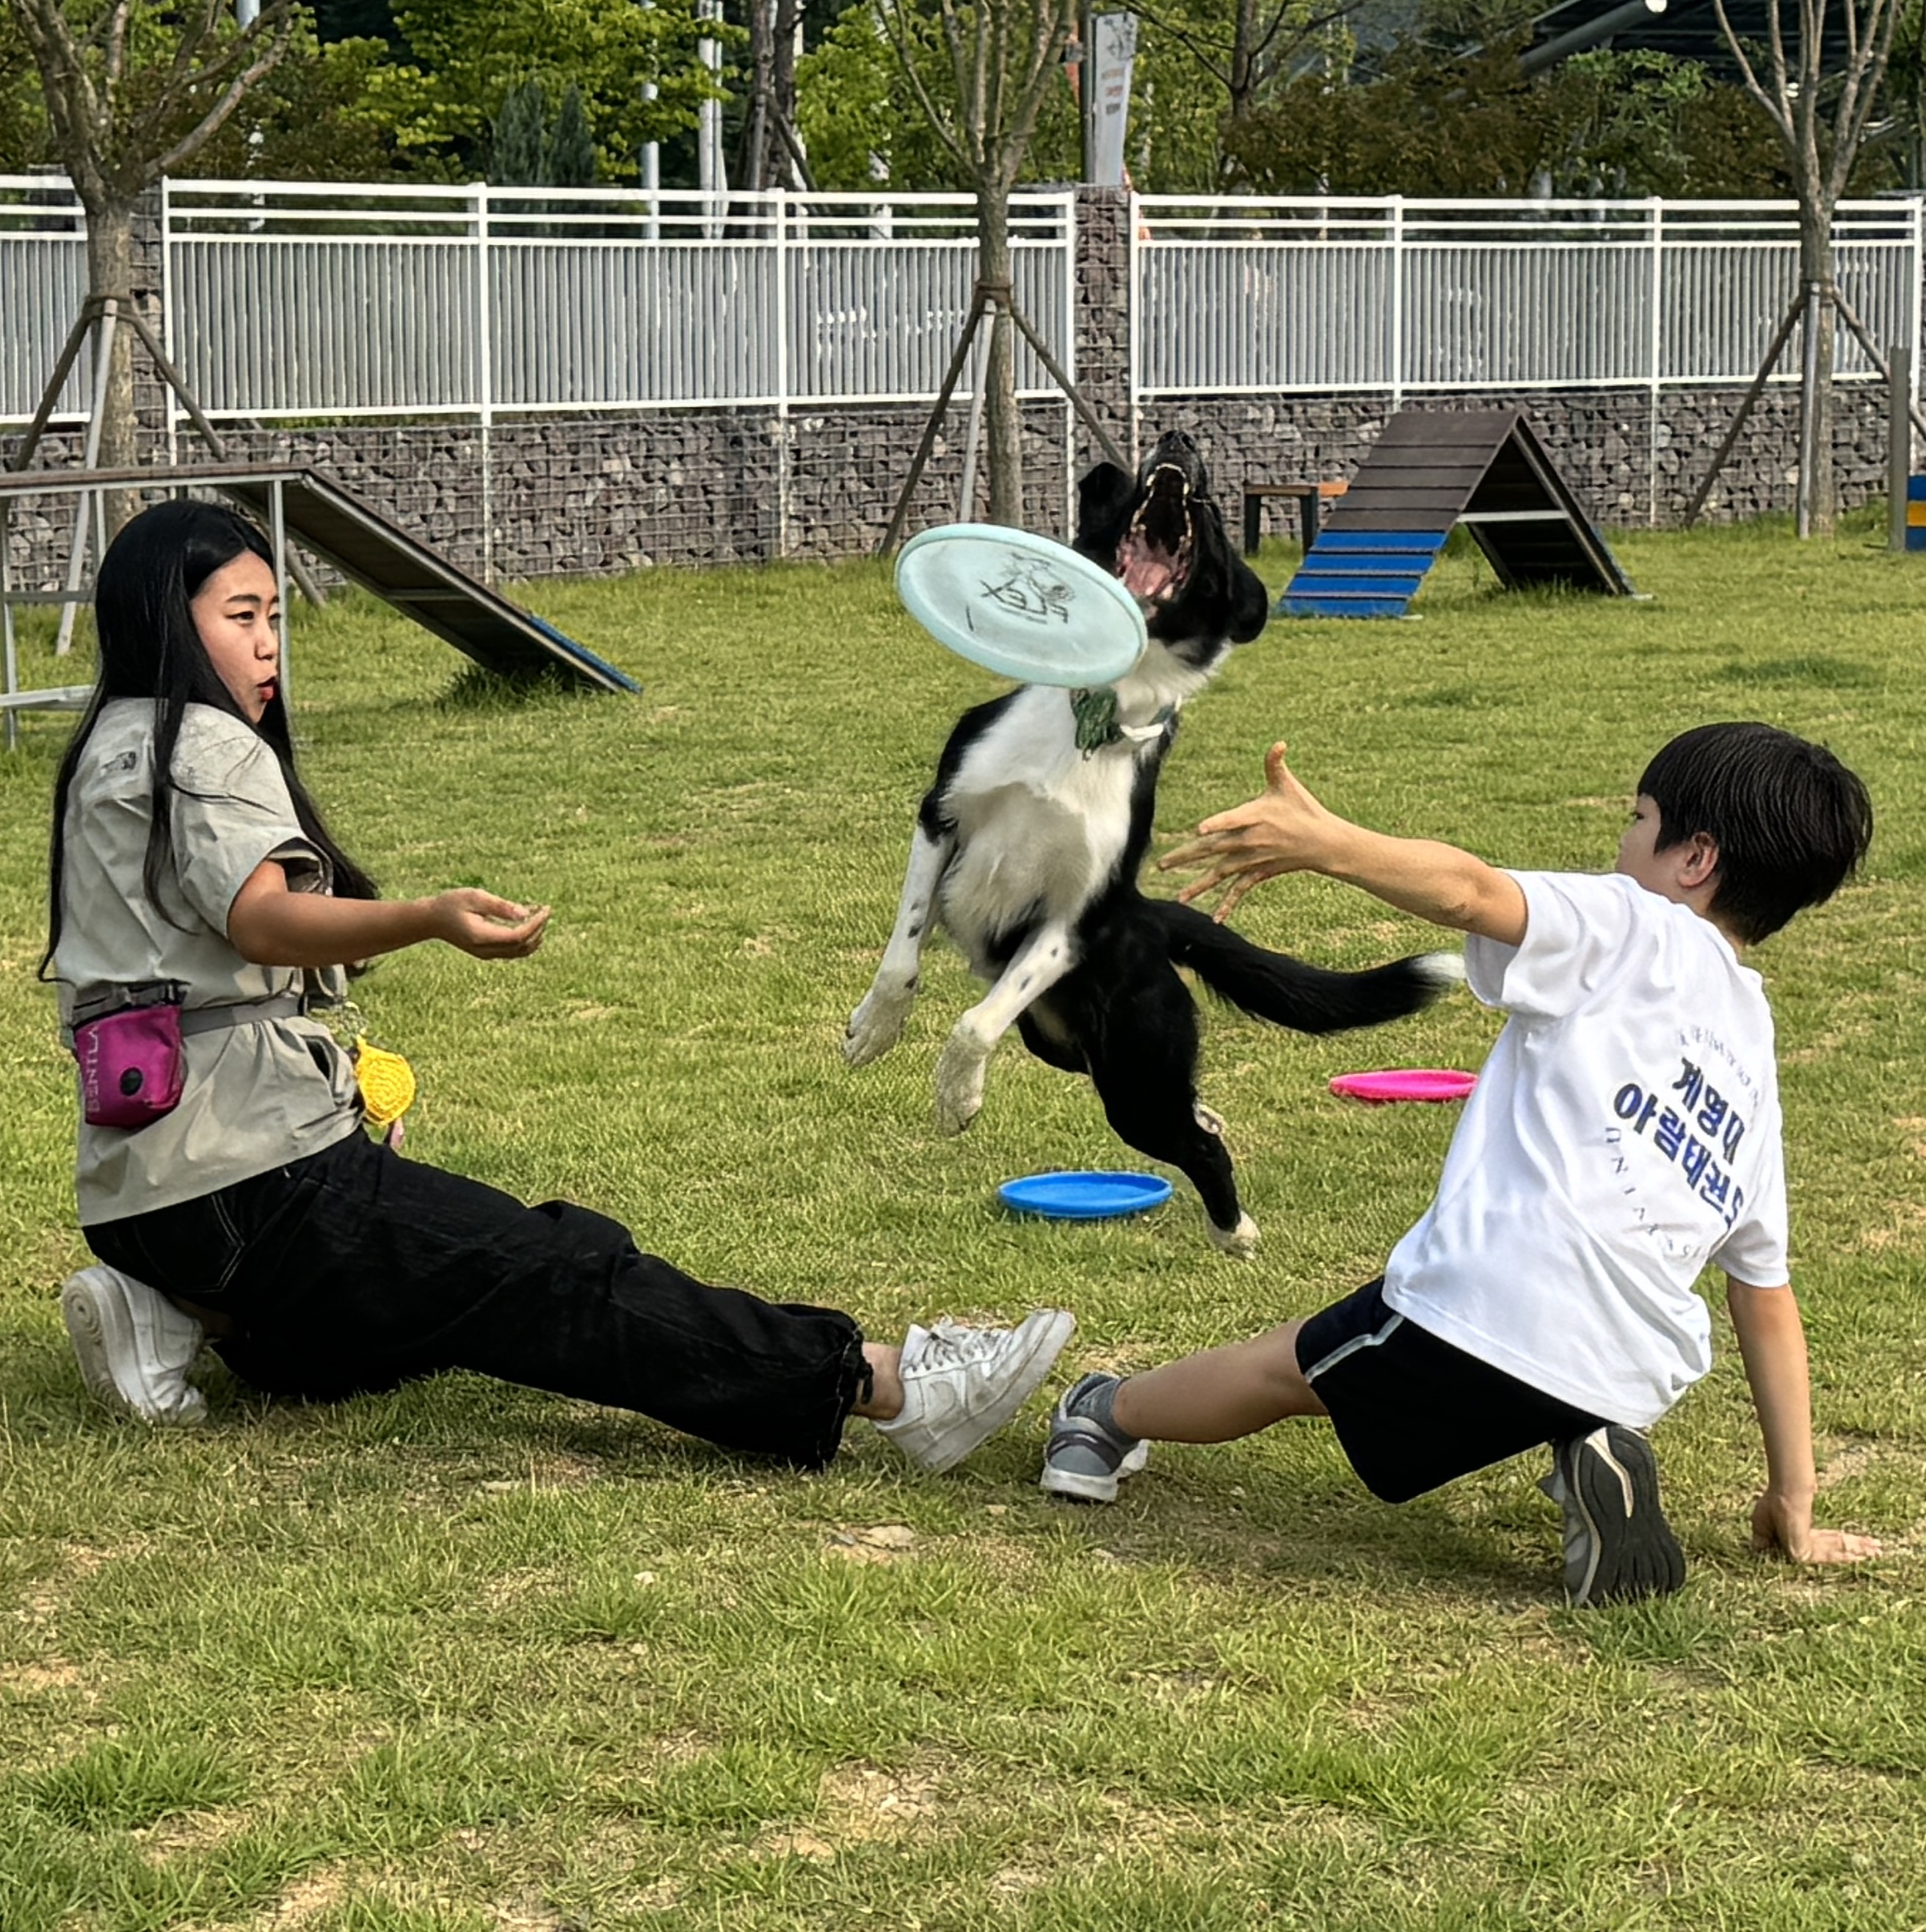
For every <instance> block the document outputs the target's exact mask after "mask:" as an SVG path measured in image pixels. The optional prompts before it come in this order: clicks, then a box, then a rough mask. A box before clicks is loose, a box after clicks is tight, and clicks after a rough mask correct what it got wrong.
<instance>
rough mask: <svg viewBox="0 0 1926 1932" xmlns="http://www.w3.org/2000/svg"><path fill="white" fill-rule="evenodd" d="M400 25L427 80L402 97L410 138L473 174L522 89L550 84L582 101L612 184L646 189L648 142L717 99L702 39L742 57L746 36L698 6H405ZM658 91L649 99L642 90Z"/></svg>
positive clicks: (559, 0)
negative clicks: (511, 96)
mask: <svg viewBox="0 0 1926 1932" xmlns="http://www.w3.org/2000/svg"><path fill="white" fill-rule="evenodd" d="M395 24H396V25H397V26H398V28H400V29H401V33H402V35H403V37H404V38H405V40H406V41H407V46H408V49H409V51H410V55H412V57H413V61H414V63H415V67H416V70H417V71H418V73H419V79H418V80H416V82H415V83H414V84H413V86H411V87H410V89H407V91H406V92H405V95H404V93H403V91H402V90H399V89H398V90H397V91H396V98H395V101H394V103H393V104H394V106H395V109H396V110H397V114H398V139H399V140H400V141H401V143H402V145H404V147H418V146H426V147H431V148H443V149H445V150H447V151H452V152H453V153H454V154H456V155H458V157H460V159H461V160H462V162H463V163H464V165H466V166H478V165H480V163H481V161H482V160H483V159H484V157H485V154H486V149H487V141H488V139H489V132H490V128H491V127H492V125H493V122H494V121H495V119H496V116H497V115H499V113H501V111H502V102H503V101H504V99H505V97H506V96H507V95H508V92H509V91H510V89H512V88H514V87H516V86H520V85H522V84H523V83H526V82H529V81H538V82H539V83H541V85H542V87H543V89H544V92H545V93H546V95H547V97H548V98H550V99H556V100H565V98H566V95H567V92H568V89H569V88H570V87H571V86H572V87H574V89H577V92H578V98H579V102H580V110H581V113H582V115H583V119H584V121H585V123H586V126H587V127H588V128H589V130H592V140H593V145H594V148H595V154H596V160H597V165H598V169H599V170H600V172H601V176H602V178H604V179H606V180H610V181H634V179H635V178H636V176H637V166H638V162H637V156H638V154H639V153H640V149H641V146H642V144H643V142H645V141H667V140H670V139H673V137H674V136H676V135H677V134H679V133H684V132H686V131H688V130H691V129H692V128H693V127H694V126H695V124H696V121H697V110H698V109H699V107H700V104H701V103H702V102H703V101H704V100H706V99H708V98H711V96H712V93H713V92H715V90H714V89H712V87H711V85H710V83H709V80H708V78H707V77H706V75H705V74H703V71H702V70H701V68H700V66H699V65H698V64H697V60H696V55H695V48H696V43H697V40H700V39H702V38H703V37H705V36H711V37H715V38H717V39H719V40H722V41H723V42H724V44H725V46H736V45H738V44H739V43H741V41H742V39H743V38H744V36H743V34H742V29H741V28H738V27H730V26H722V25H721V24H719V23H711V22H708V21H703V20H698V19H697V17H696V14H695V11H694V6H693V5H692V0H657V4H655V5H652V6H649V7H642V6H639V5H634V4H631V0H399V4H398V5H396V7H395ZM644 81H652V82H653V83H655V86H656V88H657V89H658V94H657V96H656V98H655V100H654V101H649V102H644V101H643V99H642V83H643V82H644Z"/></svg>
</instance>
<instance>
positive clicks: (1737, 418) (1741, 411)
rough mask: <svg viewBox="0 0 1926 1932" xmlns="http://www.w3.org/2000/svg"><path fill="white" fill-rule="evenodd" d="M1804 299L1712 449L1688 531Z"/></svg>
mask: <svg viewBox="0 0 1926 1932" xmlns="http://www.w3.org/2000/svg"><path fill="white" fill-rule="evenodd" d="M1799 308H1800V298H1799V296H1794V297H1793V305H1792V307H1791V308H1789V309H1787V311H1786V315H1785V320H1784V321H1783V322H1781V323H1780V324H1779V332H1778V335H1775V336H1774V337H1773V338H1772V347H1770V348H1769V349H1768V350H1766V359H1765V361H1764V362H1762V363H1760V365H1759V373H1758V374H1757V375H1756V376H1755V377H1753V379H1752V386H1751V388H1750V389H1748V390H1747V391H1746V392H1745V396H1744V398H1742V400H1741V401H1740V403H1739V408H1738V410H1736V412H1735V413H1734V414H1733V419H1732V421H1731V422H1730V424H1729V425H1727V429H1726V433H1725V437H1724V440H1723V441H1722V442H1721V443H1720V445H1719V446H1718V449H1715V451H1714V452H1712V463H1711V466H1710V467H1709V468H1708V469H1707V470H1706V474H1705V478H1704V480H1703V481H1702V482H1701V483H1700V485H1699V487H1698V488H1697V490H1696V491H1694V493H1693V497H1692V500H1691V502H1690V503H1688V505H1686V506H1685V528H1686V529H1688V530H1689V529H1691V527H1692V526H1693V525H1694V523H1697V521H1698V520H1699V512H1700V511H1701V510H1703V508H1705V507H1706V498H1707V497H1708V496H1710V495H1711V494H1712V485H1713V484H1715V483H1716V482H1717V481H1718V480H1719V472H1720V471H1721V469H1724V467H1725V460H1726V458H1727V457H1728V456H1730V455H1731V454H1732V446H1733V444H1734V443H1736V442H1737V441H1738V440H1739V431H1741V430H1742V429H1743V428H1745V419H1746V418H1747V417H1748V416H1750V415H1751V413H1752V406H1753V404H1754V403H1756V402H1757V401H1758V400H1759V392H1760V390H1762V389H1764V388H1765V386H1766V378H1767V377H1769V376H1770V375H1771V374H1772V370H1773V366H1774V365H1775V364H1776V363H1777V362H1778V359H1779V357H1780V355H1781V352H1782V351H1783V350H1784V348H1785V346H1786V343H1787V339H1788V338H1790V336H1791V335H1792V332H1793V330H1794V329H1796V327H1797V326H1799Z"/></svg>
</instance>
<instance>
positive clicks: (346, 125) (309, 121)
mask: <svg viewBox="0 0 1926 1932" xmlns="http://www.w3.org/2000/svg"><path fill="white" fill-rule="evenodd" d="M419 85H420V77H419V74H417V73H416V71H415V70H414V69H413V68H411V67H409V66H408V65H406V64H405V63H404V62H398V61H397V60H396V59H395V58H394V57H393V54H392V50H391V49H390V48H389V45H388V43H386V41H385V40H375V39H371V38H357V39H353V40H329V41H325V42H324V41H323V40H319V39H318V38H317V36H316V32H315V28H314V19H313V17H312V16H311V15H310V14H308V13H306V12H305V10H303V11H302V13H300V14H299V17H297V20H296V26H295V30H294V34H293V40H292V42H291V43H290V46H289V49H288V52H287V55H286V56H285V58H284V59H283V60H282V62H281V65H280V66H279V67H278V68H275V71H274V72H273V73H272V74H269V76H268V77H266V79H265V80H263V81H262V82H261V83H260V84H259V85H258V86H255V87H254V88H251V89H249V91H248V95H247V98H245V100H244V101H242V104H241V105H240V106H239V107H238V108H236V110H235V111H234V113H233V115H232V116H231V117H230V118H229V120H228V121H227V122H226V124H225V125H224V126H223V127H222V128H221V129H220V131H219V133H217V134H216V135H215V136H214V138H213V139H211V141H209V142H208V144H207V145H206V146H205V148H202V151H201V154H200V157H199V160H198V161H197V162H196V167H197V169H198V170H199V172H201V173H202V174H205V175H225V176H228V177H230V178H236V179H239V178H242V177H245V176H249V175H254V176H258V177H260V178H264V179H271V180H275V181H386V180H389V179H392V178H395V177H397V176H402V175H412V176H424V175H425V176H427V177H428V178H431V179H433V178H445V177H446V176H448V175H450V174H451V173H452V172H453V163H452V157H449V156H447V155H445V154H438V153H437V152H435V151H434V150H432V149H428V148H421V147H415V148H409V147H406V146H404V145H401V143H400V142H398V140H397V139H396V136H395V116H394V113H393V104H394V102H395V100H396V99H397V98H400V99H402V100H406V99H407V98H410V97H411V96H412V95H413V92H414V91H415V89H416V88H418V87H419Z"/></svg>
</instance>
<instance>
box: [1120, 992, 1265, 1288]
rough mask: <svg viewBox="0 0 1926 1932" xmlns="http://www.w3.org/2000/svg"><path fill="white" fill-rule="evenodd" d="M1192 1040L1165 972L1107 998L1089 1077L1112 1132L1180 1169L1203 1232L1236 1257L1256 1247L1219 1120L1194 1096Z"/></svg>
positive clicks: (1188, 1014) (1184, 997) (1184, 1000)
mask: <svg viewBox="0 0 1926 1932" xmlns="http://www.w3.org/2000/svg"><path fill="white" fill-rule="evenodd" d="M1166 971H1168V969H1166ZM1197 1042H1198V1030H1197V1011H1196V1007H1194V1006H1193V1004H1192V1003H1191V998H1190V993H1189V992H1187V990H1186V989H1185V988H1184V983H1183V982H1182V981H1181V980H1179V979H1178V977H1177V975H1176V974H1175V973H1170V974H1169V981H1168V983H1167V984H1166V983H1163V981H1162V980H1161V979H1160V981H1159V982H1158V983H1157V985H1156V986H1155V987H1154V988H1153V987H1151V986H1139V987H1138V988H1136V989H1133V990H1132V992H1130V995H1128V996H1127V997H1126V998H1113V1000H1112V1001H1111V1002H1110V1004H1109V1010H1108V1011H1107V1013H1106V1016H1105V1021H1104V1024H1103V1029H1102V1033H1101V1036H1100V1043H1098V1044H1097V1046H1095V1047H1094V1049H1092V1050H1091V1055H1090V1059H1091V1079H1093V1080H1094V1082H1096V1084H1097V1094H1098V1097H1100V1099H1101V1100H1102V1101H1103V1111H1104V1114H1105V1116H1106V1118H1107V1119H1108V1120H1109V1122H1110V1125H1111V1127H1112V1130H1113V1131H1114V1132H1115V1133H1116V1134H1117V1136H1118V1138H1119V1139H1121V1140H1124V1141H1125V1142H1128V1143H1129V1144H1130V1145H1131V1146H1132V1147H1133V1148H1136V1150H1137V1151H1138V1152H1139V1154H1148V1155H1149V1156H1150V1157H1151V1159H1152V1160H1161V1161H1166V1162H1168V1163H1169V1164H1170V1165H1171V1166H1172V1167H1175V1168H1181V1169H1182V1170H1183V1172H1184V1175H1186V1177H1187V1178H1188V1179H1189V1181H1190V1184H1191V1186H1192V1187H1194V1188H1196V1190H1197V1193H1198V1197H1199V1199H1200V1200H1201V1201H1202V1202H1203V1204H1204V1217H1205V1232H1206V1233H1207V1234H1208V1235H1209V1236H1210V1238H1211V1241H1212V1242H1213V1243H1214V1244H1215V1245H1216V1246H1217V1247H1220V1248H1221V1249H1223V1251H1224V1252H1225V1253H1226V1254H1229V1255H1235V1256H1238V1257H1240V1258H1242V1257H1244V1256H1248V1255H1250V1253H1253V1251H1254V1250H1256V1247H1257V1243H1258V1228H1257V1223H1256V1222H1255V1221H1253V1220H1252V1219H1251V1217H1250V1216H1249V1215H1248V1214H1246V1213H1245V1212H1244V1210H1243V1208H1242V1207H1241V1205H1239V1202H1238V1184H1237V1177H1236V1175H1235V1172H1234V1171H1233V1170H1232V1165H1231V1157H1230V1152H1229V1149H1228V1148H1226V1146H1225V1145H1224V1124H1223V1121H1221V1120H1220V1119H1219V1118H1218V1117H1217V1115H1215V1114H1214V1113H1213V1112H1211V1109H1209V1108H1208V1107H1207V1106H1205V1105H1204V1104H1203V1103H1202V1102H1201V1101H1200V1100H1199V1099H1198V1097H1197V1088H1196V1065H1197Z"/></svg>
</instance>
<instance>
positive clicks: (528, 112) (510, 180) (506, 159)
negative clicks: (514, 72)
mask: <svg viewBox="0 0 1926 1932" xmlns="http://www.w3.org/2000/svg"><path fill="white" fill-rule="evenodd" d="M547 159H548V97H547V95H545V94H544V92H542V87H541V82H540V81H538V80H524V81H519V82H517V83H516V85H515V86H513V87H511V88H510V89H508V92H507V93H505V95H502V104H501V106H500V107H499V108H498V109H497V110H496V114H495V118H494V119H493V121H490V123H489V124H488V178H489V180H490V181H492V182H493V184H495V185H496V187H537V186H538V185H540V184H541V182H543V181H545V180H546V179H547V175H545V174H544V172H543V169H544V166H546V164H547Z"/></svg>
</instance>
